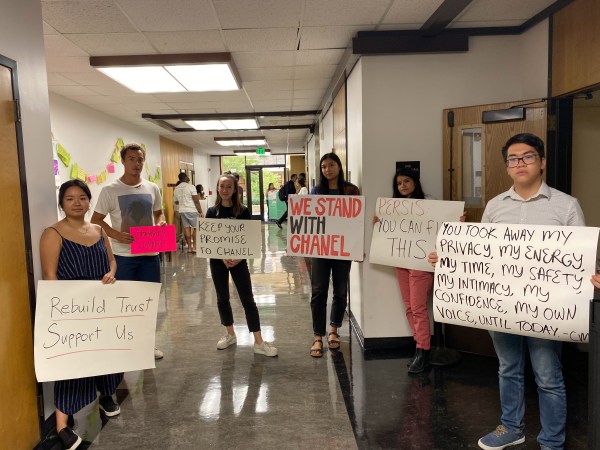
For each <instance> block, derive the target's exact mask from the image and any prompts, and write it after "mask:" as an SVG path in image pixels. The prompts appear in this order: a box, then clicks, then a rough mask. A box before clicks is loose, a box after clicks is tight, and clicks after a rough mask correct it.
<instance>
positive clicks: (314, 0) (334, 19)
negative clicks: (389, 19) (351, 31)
mask: <svg viewBox="0 0 600 450" xmlns="http://www.w3.org/2000/svg"><path fill="white" fill-rule="evenodd" d="M389 5H390V0H369V1H365V0H327V1H323V0H306V6H305V10H304V19H303V21H302V24H303V25H305V26H319V25H376V24H378V23H379V22H380V21H381V19H382V17H383V15H384V14H385V12H386V11H387V9H388V7H389Z"/></svg>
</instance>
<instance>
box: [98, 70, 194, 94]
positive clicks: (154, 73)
mask: <svg viewBox="0 0 600 450" xmlns="http://www.w3.org/2000/svg"><path fill="white" fill-rule="evenodd" d="M98 70H99V71H100V72H102V73H104V74H105V75H107V76H109V77H110V78H112V79H113V80H115V81H116V82H117V83H120V84H122V85H123V86H125V87H126V88H128V89H131V90H132V91H133V92H137V93H140V94H148V93H152V92H185V88H184V87H183V86H182V85H181V84H180V83H178V82H177V80H176V79H175V78H173V77H172V76H171V74H169V72H167V71H166V70H165V69H163V68H162V67H160V66H138V67H98Z"/></svg>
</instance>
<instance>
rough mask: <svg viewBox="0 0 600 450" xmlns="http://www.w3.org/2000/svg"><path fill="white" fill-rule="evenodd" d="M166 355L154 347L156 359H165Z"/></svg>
mask: <svg viewBox="0 0 600 450" xmlns="http://www.w3.org/2000/svg"><path fill="white" fill-rule="evenodd" d="M164 356H165V354H164V353H163V352H161V351H160V350H159V349H157V348H156V347H154V359H163V358H164Z"/></svg>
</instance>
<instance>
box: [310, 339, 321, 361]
mask: <svg viewBox="0 0 600 450" xmlns="http://www.w3.org/2000/svg"><path fill="white" fill-rule="evenodd" d="M317 342H319V343H320V344H321V348H311V349H310V356H312V357H313V358H320V357H322V356H323V341H322V340H321V339H315V341H314V342H313V347H314V345H315V344H316V343H317Z"/></svg>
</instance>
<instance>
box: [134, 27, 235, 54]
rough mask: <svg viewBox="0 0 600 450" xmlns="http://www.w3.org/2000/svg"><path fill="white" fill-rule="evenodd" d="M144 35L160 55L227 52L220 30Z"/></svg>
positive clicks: (146, 33) (148, 33)
mask: <svg viewBox="0 0 600 450" xmlns="http://www.w3.org/2000/svg"><path fill="white" fill-rule="evenodd" d="M144 35H145V36H146V37H147V38H148V40H149V41H150V43H151V44H152V45H153V46H154V47H155V48H156V49H157V50H158V51H159V52H160V53H203V52H213V53H214V52H225V51H227V49H226V48H225V44H224V43H223V39H222V37H221V32H220V31H218V30H201V31H172V32H145V33H144Z"/></svg>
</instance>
